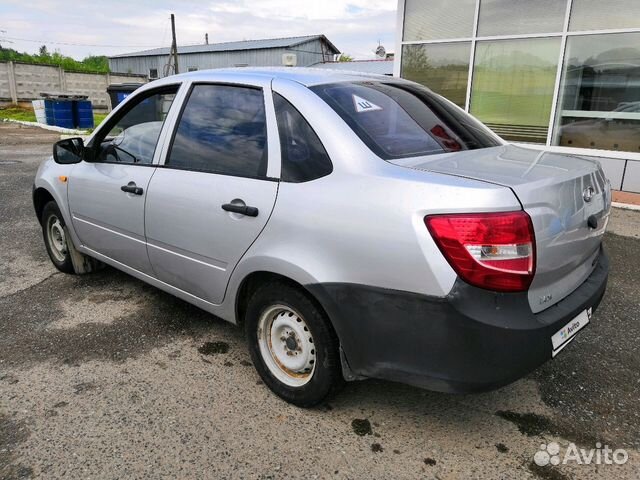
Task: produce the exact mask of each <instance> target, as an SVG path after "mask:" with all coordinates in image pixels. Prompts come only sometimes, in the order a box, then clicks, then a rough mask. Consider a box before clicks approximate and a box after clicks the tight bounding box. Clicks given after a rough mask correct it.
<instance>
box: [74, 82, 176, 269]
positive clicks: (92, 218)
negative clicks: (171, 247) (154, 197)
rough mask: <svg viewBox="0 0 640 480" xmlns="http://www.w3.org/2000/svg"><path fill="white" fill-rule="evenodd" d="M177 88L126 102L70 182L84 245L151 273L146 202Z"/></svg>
mask: <svg viewBox="0 0 640 480" xmlns="http://www.w3.org/2000/svg"><path fill="white" fill-rule="evenodd" d="M177 90H178V86H169V87H164V88H162V89H160V90H152V91H148V92H145V93H140V94H139V95H136V97H135V98H132V99H131V100H130V101H129V102H127V104H125V105H123V107H122V108H121V109H120V110H119V112H117V113H116V115H115V116H114V117H113V118H112V119H110V120H109V122H108V123H107V124H105V125H104V127H103V128H101V130H100V131H99V132H98V133H97V134H96V136H95V137H94V139H93V140H92V141H91V142H90V144H89V145H88V148H87V150H88V155H87V159H88V160H90V161H82V162H81V163H79V164H77V165H76V166H75V167H74V168H73V171H72V173H71V175H70V177H69V180H68V182H69V184H68V185H69V186H68V196H69V207H70V210H71V219H72V222H73V227H74V229H75V231H76V233H77V235H78V237H79V239H80V241H81V243H82V245H83V246H84V247H86V248H88V249H90V250H93V251H95V252H97V253H100V254H102V255H105V256H107V257H109V258H111V259H113V260H116V261H117V262H120V263H123V264H125V265H127V266H129V267H132V268H134V269H136V270H138V271H141V272H144V273H147V274H151V273H152V270H151V264H150V262H149V257H148V255H147V248H146V241H145V236H144V204H145V198H146V192H147V186H148V184H149V180H150V179H151V177H152V176H153V173H154V171H155V169H156V164H157V160H156V161H155V162H154V156H155V155H156V146H157V144H158V141H159V138H160V135H161V132H162V129H163V125H164V120H165V118H166V117H167V115H168V113H169V110H170V108H171V104H172V102H173V99H174V97H175V95H176V92H177ZM158 150H160V149H158ZM157 153H158V155H159V152H157Z"/></svg>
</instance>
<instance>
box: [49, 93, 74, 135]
mask: <svg viewBox="0 0 640 480" xmlns="http://www.w3.org/2000/svg"><path fill="white" fill-rule="evenodd" d="M44 113H45V116H46V117H47V125H55V126H56V127H63V128H75V125H74V120H73V102H71V101H69V100H51V99H45V101H44Z"/></svg>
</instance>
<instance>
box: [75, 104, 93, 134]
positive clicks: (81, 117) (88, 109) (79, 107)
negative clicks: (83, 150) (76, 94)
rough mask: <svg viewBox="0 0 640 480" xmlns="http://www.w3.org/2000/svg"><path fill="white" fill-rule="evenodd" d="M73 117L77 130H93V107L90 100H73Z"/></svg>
mask: <svg viewBox="0 0 640 480" xmlns="http://www.w3.org/2000/svg"><path fill="white" fill-rule="evenodd" d="M73 115H74V120H75V124H76V127H77V128H93V126H94V125H93V106H92V105H91V101H90V100H74V101H73Z"/></svg>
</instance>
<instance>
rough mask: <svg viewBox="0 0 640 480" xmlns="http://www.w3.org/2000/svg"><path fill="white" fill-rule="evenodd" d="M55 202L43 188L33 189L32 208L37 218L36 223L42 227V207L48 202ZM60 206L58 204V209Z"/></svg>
mask: <svg viewBox="0 0 640 480" xmlns="http://www.w3.org/2000/svg"><path fill="white" fill-rule="evenodd" d="M51 201H53V202H56V204H57V203H58V202H57V201H56V199H55V198H54V196H53V195H52V194H51V192H49V190H47V189H46V188H44V187H38V188H34V189H33V208H34V210H35V212H36V217H37V218H38V223H40V224H41V225H42V212H43V210H44V206H45V205H46V204H47V203H49V202H51ZM59 207H60V205H59V204H58V208H59Z"/></svg>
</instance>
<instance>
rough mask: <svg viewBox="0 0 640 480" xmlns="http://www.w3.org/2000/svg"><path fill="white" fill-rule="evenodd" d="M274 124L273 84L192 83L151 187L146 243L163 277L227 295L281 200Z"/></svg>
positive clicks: (209, 294)
mask: <svg viewBox="0 0 640 480" xmlns="http://www.w3.org/2000/svg"><path fill="white" fill-rule="evenodd" d="M265 100H266V102H265ZM267 105H269V108H266V106H267ZM267 112H268V114H267ZM275 128H276V127H275V119H274V118H273V103H272V99H271V92H270V88H269V83H265V84H264V85H249V86H247V85H233V84H211V83H197V84H193V85H192V86H191V91H190V93H189V95H188V98H187V100H186V102H185V105H184V107H183V110H182V113H181V115H180V117H179V119H178V122H177V125H176V127H175V131H174V133H173V139H172V140H171V142H170V144H169V145H168V146H167V148H166V150H167V151H166V156H165V160H164V164H163V165H161V166H159V168H158V169H157V171H156V173H155V175H154V176H153V178H152V180H151V182H150V184H149V188H148V195H147V206H146V214H145V215H146V218H145V223H146V237H147V242H148V244H147V248H148V253H149V259H150V260H151V264H152V267H153V270H154V272H155V275H156V277H157V278H158V279H160V280H162V281H164V282H166V283H168V284H170V285H172V286H174V287H176V288H179V289H181V290H183V291H186V292H188V293H190V294H192V295H195V296H197V297H199V298H201V299H203V300H206V301H208V302H211V303H214V304H218V303H221V302H222V300H223V298H224V294H225V290H226V286H227V283H228V281H229V277H230V275H231V272H232V271H233V268H234V267H235V265H236V264H237V262H238V261H239V260H240V258H241V257H242V255H243V254H244V253H245V252H246V251H247V249H248V248H249V247H250V246H251V244H252V243H253V242H254V240H255V239H256V238H257V237H258V235H259V234H260V232H261V231H262V229H263V228H264V226H265V224H266V223H267V220H268V219H269V216H270V214H271V211H272V209H273V206H274V204H275V200H276V195H277V192H278V180H277V178H273V177H272V176H270V175H274V174H275V175H276V176H277V175H278V174H279V147H278V144H277V141H278V140H277V133H276V134H275V135H273V134H270V135H267V131H268V130H270V129H275ZM276 169H277V170H276Z"/></svg>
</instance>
